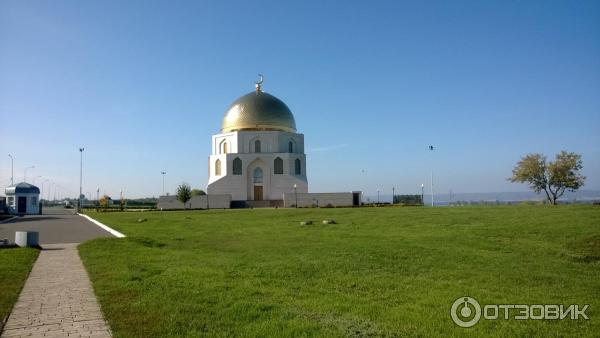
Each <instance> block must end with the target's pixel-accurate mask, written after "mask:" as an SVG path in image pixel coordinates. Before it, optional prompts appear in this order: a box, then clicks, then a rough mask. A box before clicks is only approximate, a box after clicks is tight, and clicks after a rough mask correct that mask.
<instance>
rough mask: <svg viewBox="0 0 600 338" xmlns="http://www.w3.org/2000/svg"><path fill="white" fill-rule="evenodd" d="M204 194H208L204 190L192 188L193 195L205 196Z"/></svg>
mask: <svg viewBox="0 0 600 338" xmlns="http://www.w3.org/2000/svg"><path fill="white" fill-rule="evenodd" d="M203 195H206V193H205V192H204V190H200V189H192V196H203Z"/></svg>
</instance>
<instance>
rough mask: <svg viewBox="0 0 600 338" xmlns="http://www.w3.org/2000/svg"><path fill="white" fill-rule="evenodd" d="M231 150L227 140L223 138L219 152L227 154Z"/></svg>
mask: <svg viewBox="0 0 600 338" xmlns="http://www.w3.org/2000/svg"><path fill="white" fill-rule="evenodd" d="M228 152H229V149H228V145H227V140H223V141H221V142H220V143H219V153H221V154H227V153H228Z"/></svg>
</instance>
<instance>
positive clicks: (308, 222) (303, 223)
mask: <svg viewBox="0 0 600 338" xmlns="http://www.w3.org/2000/svg"><path fill="white" fill-rule="evenodd" d="M311 224H313V223H312V221H302V222H300V225H311Z"/></svg>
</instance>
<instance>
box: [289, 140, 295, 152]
mask: <svg viewBox="0 0 600 338" xmlns="http://www.w3.org/2000/svg"><path fill="white" fill-rule="evenodd" d="M293 152H294V142H292V141H290V142H289V143H288V153H293Z"/></svg>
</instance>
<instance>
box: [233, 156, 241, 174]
mask: <svg viewBox="0 0 600 338" xmlns="http://www.w3.org/2000/svg"><path fill="white" fill-rule="evenodd" d="M233 174H234V175H241V174H242V160H240V158H239V157H236V158H235V159H234V160H233Z"/></svg>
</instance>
